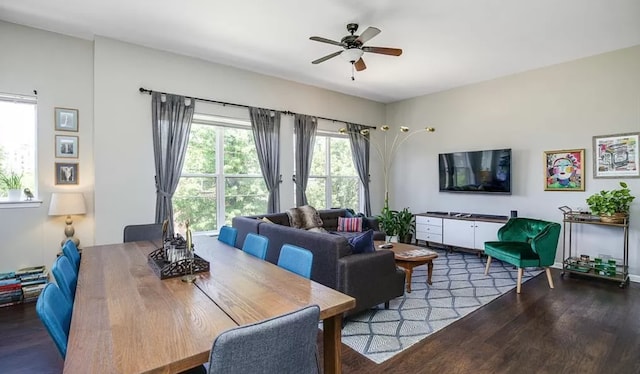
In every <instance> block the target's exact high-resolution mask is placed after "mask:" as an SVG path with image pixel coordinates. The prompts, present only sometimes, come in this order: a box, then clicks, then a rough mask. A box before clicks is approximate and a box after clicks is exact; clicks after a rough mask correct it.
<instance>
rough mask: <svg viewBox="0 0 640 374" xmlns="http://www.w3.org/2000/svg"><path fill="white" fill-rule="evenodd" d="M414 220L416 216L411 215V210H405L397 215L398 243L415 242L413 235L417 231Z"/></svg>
mask: <svg viewBox="0 0 640 374" xmlns="http://www.w3.org/2000/svg"><path fill="white" fill-rule="evenodd" d="M414 220H415V218H414V215H413V213H411V211H410V210H409V208H404V209H402V210H401V211H399V212H398V213H397V214H396V221H397V225H398V242H400V243H407V244H411V242H412V241H413V234H414V233H415V231H416V227H415V225H414Z"/></svg>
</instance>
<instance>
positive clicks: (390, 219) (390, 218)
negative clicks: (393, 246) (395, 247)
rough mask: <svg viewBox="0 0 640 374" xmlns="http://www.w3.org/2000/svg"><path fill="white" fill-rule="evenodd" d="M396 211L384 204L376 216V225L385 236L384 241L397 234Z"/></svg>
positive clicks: (388, 240)
mask: <svg viewBox="0 0 640 374" xmlns="http://www.w3.org/2000/svg"><path fill="white" fill-rule="evenodd" d="M397 215H398V211H396V210H391V209H389V207H388V206H385V207H384V208H383V209H382V212H380V215H379V216H378V225H379V226H380V230H382V231H383V232H384V234H385V236H386V242H387V243H389V242H390V241H391V237H393V236H396V235H398V218H397Z"/></svg>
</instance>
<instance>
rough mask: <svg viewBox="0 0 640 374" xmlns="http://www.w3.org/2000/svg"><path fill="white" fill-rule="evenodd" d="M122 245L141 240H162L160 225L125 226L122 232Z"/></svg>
mask: <svg viewBox="0 0 640 374" xmlns="http://www.w3.org/2000/svg"><path fill="white" fill-rule="evenodd" d="M123 234H124V235H123V236H124V237H123V239H122V241H123V242H124V243H127V242H137V241H141V240H162V223H145V224H141V225H127V226H125V227H124V230H123Z"/></svg>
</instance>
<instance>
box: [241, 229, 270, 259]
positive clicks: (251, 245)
mask: <svg viewBox="0 0 640 374" xmlns="http://www.w3.org/2000/svg"><path fill="white" fill-rule="evenodd" d="M268 246H269V239H268V238H267V237H266V236H262V235H258V234H254V233H248V234H247V236H246V237H245V239H244V244H243V245H242V250H243V251H245V252H247V253H248V254H250V255H253V256H255V257H258V258H259V259H262V260H264V259H265V258H266V257H267V247H268Z"/></svg>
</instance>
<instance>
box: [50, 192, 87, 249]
mask: <svg viewBox="0 0 640 374" xmlns="http://www.w3.org/2000/svg"><path fill="white" fill-rule="evenodd" d="M86 212H87V208H86V206H85V203H84V196H83V195H82V193H80V192H54V193H52V194H51V204H50V205H49V215H50V216H67V219H66V220H65V223H66V224H67V226H66V227H65V228H64V235H65V236H66V238H65V239H64V240H63V241H62V242H61V243H60V245H64V243H65V242H66V241H67V240H69V239H71V240H73V242H74V243H75V244H76V247H78V246H79V245H80V240H79V239H78V238H76V237H74V236H73V235H74V234H75V232H76V231H75V229H74V228H73V221H72V220H71V216H72V215H81V214H85V213H86Z"/></svg>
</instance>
